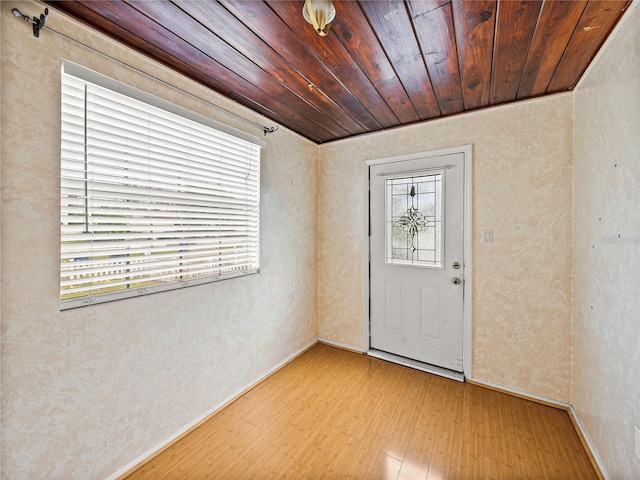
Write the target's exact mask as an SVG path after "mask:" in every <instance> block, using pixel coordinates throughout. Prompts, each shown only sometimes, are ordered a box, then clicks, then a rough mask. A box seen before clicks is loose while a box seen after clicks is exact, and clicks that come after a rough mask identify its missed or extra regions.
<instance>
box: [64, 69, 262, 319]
mask: <svg viewBox="0 0 640 480" xmlns="http://www.w3.org/2000/svg"><path fill="white" fill-rule="evenodd" d="M116 90H118V91H116ZM61 111H62V118H61V120H62V122H61V123H62V128H61V195H60V200H61V202H60V205H61V207H60V217H61V256H60V300H61V308H62V309H65V308H73V307H77V306H82V305H87V304H92V303H96V302H102V301H108V300H114V299H120V298H125V297H131V296H136V295H144V294H147V293H153V292H158V291H163V290H169V289H174V288H180V287H185V286H189V285H195V284H200V283H204V282H209V281H214V280H220V279H225V278H230V277H236V276H240V275H247V274H251V273H257V272H258V271H259V267H260V251H259V247H260V245H259V243H260V232H259V224H260V203H259V202H260V146H261V143H260V141H259V140H257V139H254V138H253V137H251V136H249V135H247V134H244V133H242V132H237V133H236V132H230V130H231V129H230V128H229V127H225V126H221V125H219V124H217V123H216V122H214V121H212V120H210V119H207V118H206V117H204V116H200V115H198V114H196V113H193V112H189V111H186V110H183V109H182V108H181V107H178V106H176V105H173V104H169V103H167V102H164V101H163V100H160V99H158V98H156V97H153V96H151V95H148V94H146V93H144V92H141V91H138V90H136V89H133V88H132V87H128V86H125V85H122V84H120V83H118V82H115V81H114V80H111V79H108V78H106V77H102V76H101V75H99V74H97V73H95V72H91V71H89V70H85V69H84V68H82V67H79V66H77V65H74V64H71V63H69V62H65V64H64V66H63V72H62V106H61ZM224 130H226V131H224ZM232 133H235V135H234V134H232ZM238 135H242V137H240V136H238ZM243 137H244V138H243Z"/></svg>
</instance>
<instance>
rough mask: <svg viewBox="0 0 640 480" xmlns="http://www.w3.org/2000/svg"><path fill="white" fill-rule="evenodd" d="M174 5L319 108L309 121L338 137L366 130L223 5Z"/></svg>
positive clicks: (182, 2) (182, 1) (181, 1)
mask: <svg viewBox="0 0 640 480" xmlns="http://www.w3.org/2000/svg"><path fill="white" fill-rule="evenodd" d="M133 3H134V5H135V4H138V3H143V4H148V3H149V2H147V1H144V0H142V1H140V0H137V1H136V2H133ZM173 3H175V4H176V5H177V6H178V7H180V9H181V10H182V11H183V12H184V13H185V14H187V15H189V16H190V17H192V18H195V19H198V21H199V22H200V23H202V25H203V26H204V27H205V28H206V29H207V30H208V31H209V35H216V36H218V37H219V38H220V39H221V40H223V41H224V42H226V43H227V44H228V45H229V46H230V47H231V48H233V49H234V50H236V51H237V52H238V53H239V54H241V55H242V56H244V57H245V58H247V59H251V61H253V62H254V63H255V64H256V65H257V66H258V67H259V68H261V69H262V70H264V71H265V72H267V73H268V74H269V75H271V76H272V77H273V78H274V79H275V80H276V81H278V82H279V83H280V84H281V85H283V86H285V87H286V88H288V89H290V90H291V91H292V92H293V93H294V94H295V95H296V96H298V98H299V99H300V101H302V102H304V103H307V104H308V105H309V106H310V107H311V108H313V109H315V110H316V111H317V112H318V113H319V114H320V115H321V117H318V116H316V115H314V116H312V117H309V119H310V120H313V121H314V123H316V125H318V126H321V125H323V124H324V128H326V129H328V130H329V131H330V132H331V133H332V135H333V136H337V137H343V136H347V135H349V134H351V133H353V132H361V131H362V130H361V129H362V127H361V126H360V125H359V124H358V123H357V122H355V120H353V118H351V116H349V115H346V114H345V112H344V110H342V109H341V108H339V107H338V106H337V105H336V104H335V103H333V102H332V101H331V100H330V99H328V98H327V97H325V96H322V95H310V92H309V86H308V85H309V82H308V81H307V80H306V79H305V78H304V76H303V75H302V74H301V73H300V72H298V71H297V70H295V69H294V68H293V67H292V66H291V65H290V64H289V63H287V62H286V60H285V59H283V58H282V57H281V56H279V55H278V54H277V52H276V51H275V50H274V49H272V48H271V47H270V46H269V45H267V44H266V43H264V42H263V41H262V39H261V38H260V37H258V36H257V35H255V34H254V33H253V32H252V31H251V30H250V29H248V28H247V27H246V26H245V25H244V24H243V23H241V22H239V21H238V20H237V19H236V18H235V17H234V16H233V15H232V14H231V13H230V12H229V11H227V10H226V9H225V8H224V7H222V6H221V5H220V4H219V3H217V2H194V1H190V0H177V1H176V0H174V2H173Z"/></svg>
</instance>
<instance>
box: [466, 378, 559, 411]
mask: <svg viewBox="0 0 640 480" xmlns="http://www.w3.org/2000/svg"><path fill="white" fill-rule="evenodd" d="M467 380H468V381H469V383H475V384H477V385H483V386H485V387H488V388H491V389H493V390H502V391H503V392H507V393H511V394H513V395H515V396H517V397H523V398H528V399H531V400H534V401H536V402H538V403H543V404H547V405H550V406H553V407H558V408H561V409H563V410H569V407H570V406H571V405H569V404H568V403H564V402H560V401H558V400H553V399H551V398H547V397H543V396H541V395H536V394H535V393H529V392H525V391H524V390H518V389H517V388H511V387H505V386H504V385H499V384H497V383H492V382H487V381H486V380H481V379H479V378H468V379H467Z"/></svg>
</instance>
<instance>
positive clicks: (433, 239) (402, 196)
mask: <svg viewBox="0 0 640 480" xmlns="http://www.w3.org/2000/svg"><path fill="white" fill-rule="evenodd" d="M443 180H444V171H442V170H441V171H437V172H433V173H431V172H430V173H428V174H426V173H423V174H422V175H419V176H410V177H407V176H406V174H405V175H404V176H402V177H396V178H393V177H388V178H387V179H386V180H385V190H386V209H385V210H386V211H385V225H386V258H385V262H386V263H389V264H397V265H411V266H416V267H428V268H443V261H444V259H443V256H444V255H443V244H444V242H443V241H444V239H443V209H442V199H443V192H442V187H443Z"/></svg>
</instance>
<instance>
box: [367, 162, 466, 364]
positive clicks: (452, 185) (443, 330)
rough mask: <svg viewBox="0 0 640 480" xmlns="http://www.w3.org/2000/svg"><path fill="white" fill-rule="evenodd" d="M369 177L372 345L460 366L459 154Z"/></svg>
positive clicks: (381, 169)
mask: <svg viewBox="0 0 640 480" xmlns="http://www.w3.org/2000/svg"><path fill="white" fill-rule="evenodd" d="M369 178H370V185H371V187H370V188H371V192H370V232H371V236H370V253H371V261H370V266H369V267H370V317H371V318H370V336H371V338H370V344H371V348H373V349H376V350H381V351H383V352H389V353H393V354H395V355H400V356H403V357H407V358H411V359H414V360H418V361H421V362H424V363H429V364H432V365H437V366H440V367H444V368H447V369H450V370H454V371H457V372H462V337H463V281H464V258H463V253H464V231H463V225H464V211H463V205H464V201H463V200H464V198H463V196H464V154H463V153H455V154H448V155H441V156H437V157H425V158H422V159H416V160H408V161H402V162H395V163H388V164H380V165H375V166H371V167H370V168H369ZM454 263H458V264H460V268H459V269H455V268H454ZM454 278H459V279H460V282H459V284H454V282H453V279H454Z"/></svg>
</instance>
